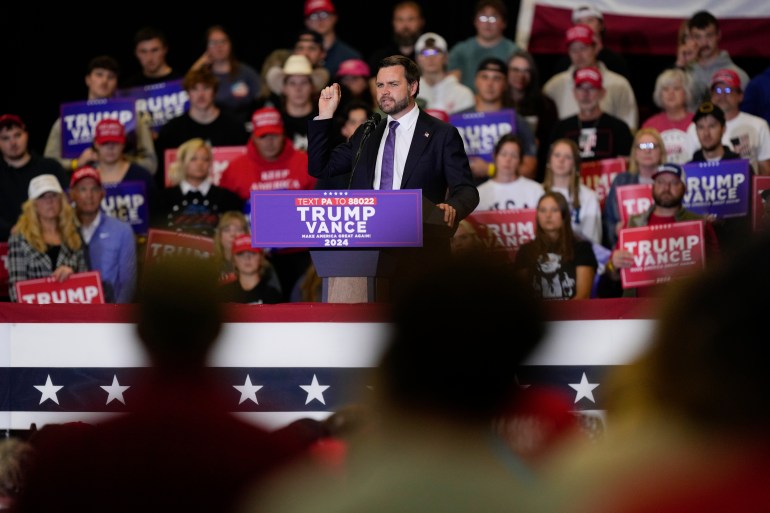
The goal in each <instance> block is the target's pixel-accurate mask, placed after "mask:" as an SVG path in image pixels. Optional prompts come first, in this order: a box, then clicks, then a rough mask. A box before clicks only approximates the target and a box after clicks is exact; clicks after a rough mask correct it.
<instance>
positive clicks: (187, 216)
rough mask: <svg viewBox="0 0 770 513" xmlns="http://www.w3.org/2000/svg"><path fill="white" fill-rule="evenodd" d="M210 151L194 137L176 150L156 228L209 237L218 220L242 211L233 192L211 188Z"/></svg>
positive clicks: (212, 157)
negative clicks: (226, 214)
mask: <svg viewBox="0 0 770 513" xmlns="http://www.w3.org/2000/svg"><path fill="white" fill-rule="evenodd" d="M213 163H214V156H213V154H212V151H211V147H210V146H209V145H208V143H207V142H206V141H204V140H203V139H201V138H199V137H196V138H193V139H190V140H188V141H186V142H184V143H182V145H180V146H179V148H178V149H177V153H176V161H174V163H173V164H171V167H170V168H169V174H170V177H171V181H172V183H173V184H174V187H168V188H165V189H163V190H162V191H161V193H160V207H159V209H158V213H157V216H156V222H155V224H156V225H157V226H159V227H162V228H163V229H165V230H174V231H178V232H185V233H193V234H196V235H205V236H208V237H211V236H213V235H214V231H215V230H216V227H217V224H218V223H219V218H220V216H221V215H222V214H223V213H224V212H227V211H230V210H237V211H241V210H243V201H242V200H241V198H240V197H239V196H238V195H237V194H235V193H234V192H232V191H230V190H228V189H225V188H223V187H219V186H218V185H214V182H213V181H212V178H211V168H212V165H213Z"/></svg>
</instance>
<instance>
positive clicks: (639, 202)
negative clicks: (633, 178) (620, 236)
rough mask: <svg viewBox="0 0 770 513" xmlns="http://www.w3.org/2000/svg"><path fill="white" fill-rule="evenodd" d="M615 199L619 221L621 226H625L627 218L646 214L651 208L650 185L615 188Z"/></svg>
mask: <svg viewBox="0 0 770 513" xmlns="http://www.w3.org/2000/svg"><path fill="white" fill-rule="evenodd" d="M615 197H616V198H617V200H618V210H620V220H621V221H622V222H623V226H627V225H628V218H630V217H631V216H635V215H638V214H642V213H644V212H647V210H649V208H650V206H652V184H651V183H638V184H632V185H621V186H619V187H615Z"/></svg>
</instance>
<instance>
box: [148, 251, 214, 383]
mask: <svg viewBox="0 0 770 513" xmlns="http://www.w3.org/2000/svg"><path fill="white" fill-rule="evenodd" d="M218 277H219V274H218V272H217V267H216V265H215V264H214V263H213V262H212V261H211V259H202V258H196V257H193V256H174V257H168V258H164V259H162V260H161V261H159V262H157V263H153V264H152V265H150V266H147V267H146V268H145V270H144V272H143V275H142V282H141V285H140V288H139V291H138V296H137V298H138V315H139V317H138V319H137V330H138V332H139V336H140V338H141V339H142V342H143V343H144V345H145V348H146V349H147V351H148V352H149V355H150V358H151V359H152V363H153V364H154V365H156V366H159V367H169V368H174V367H176V368H183V367H187V368H190V367H203V365H204V363H205V361H206V356H207V354H208V352H209V350H210V349H211V347H212V346H213V344H214V342H215V341H216V338H217V336H218V335H219V331H220V329H221V327H222V302H221V301H220V296H219V287H218V282H217V280H218Z"/></svg>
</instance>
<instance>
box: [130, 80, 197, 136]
mask: <svg viewBox="0 0 770 513" xmlns="http://www.w3.org/2000/svg"><path fill="white" fill-rule="evenodd" d="M116 96H117V97H119V98H133V99H134V101H135V105H136V112H137V114H139V113H146V114H147V115H148V117H149V119H150V128H152V131H153V132H155V133H157V132H158V131H159V130H160V127H162V126H163V125H165V124H166V123H168V121H169V120H170V119H173V118H176V117H179V116H181V115H182V114H184V113H185V112H187V109H189V108H190V97H189V95H188V94H187V91H185V90H184V88H183V87H182V79H179V80H169V81H168V82H160V83H158V84H151V85H146V86H140V87H131V88H128V89H121V90H119V91H117V93H116Z"/></svg>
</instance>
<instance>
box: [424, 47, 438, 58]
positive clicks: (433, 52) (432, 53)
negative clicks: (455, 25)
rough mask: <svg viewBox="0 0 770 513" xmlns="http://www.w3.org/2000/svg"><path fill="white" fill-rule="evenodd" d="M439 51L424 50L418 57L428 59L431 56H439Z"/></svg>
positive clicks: (434, 49)
mask: <svg viewBox="0 0 770 513" xmlns="http://www.w3.org/2000/svg"><path fill="white" fill-rule="evenodd" d="M440 53H442V52H441V50H438V49H437V48H426V49H424V50H422V51H421V52H420V55H422V56H423V57H430V56H431V55H439V54H440Z"/></svg>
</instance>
